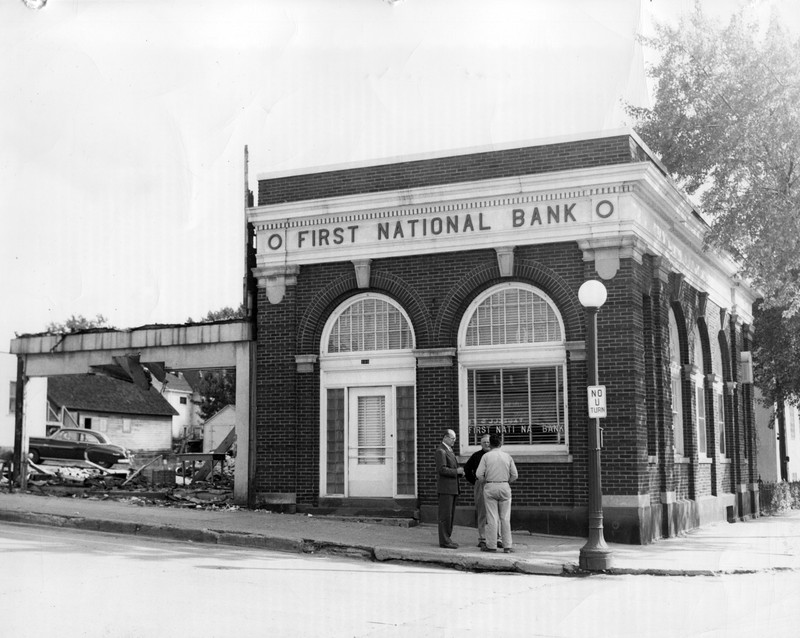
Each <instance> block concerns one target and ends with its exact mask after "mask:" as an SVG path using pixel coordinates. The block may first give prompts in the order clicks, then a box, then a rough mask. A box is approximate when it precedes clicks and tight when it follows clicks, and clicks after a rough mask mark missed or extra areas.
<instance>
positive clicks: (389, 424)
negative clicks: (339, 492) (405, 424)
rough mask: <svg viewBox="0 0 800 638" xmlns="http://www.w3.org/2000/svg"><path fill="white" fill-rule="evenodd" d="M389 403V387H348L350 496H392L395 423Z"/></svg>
mask: <svg viewBox="0 0 800 638" xmlns="http://www.w3.org/2000/svg"><path fill="white" fill-rule="evenodd" d="M391 403H392V389H391V387H375V388H351V389H350V401H349V412H348V421H349V428H348V430H349V432H348V434H349V436H348V454H347V456H348V487H349V490H348V491H349V494H350V496H394V468H395V458H394V457H395V444H394V439H395V436H394V435H395V432H394V429H395V426H394V419H393V418H392V414H393V410H392V406H391Z"/></svg>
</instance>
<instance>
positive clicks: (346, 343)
mask: <svg viewBox="0 0 800 638" xmlns="http://www.w3.org/2000/svg"><path fill="white" fill-rule="evenodd" d="M413 341H414V339H413V336H412V332H411V328H410V325H409V322H408V319H407V317H406V316H405V314H404V313H403V311H402V310H400V308H399V307H397V306H395V305H394V304H393V303H391V302H390V301H389V300H387V299H386V298H383V297H378V296H376V295H373V294H366V295H359V296H358V297H355V298H354V300H353V302H352V303H351V304H350V305H349V306H347V307H345V308H344V309H343V310H342V311H341V312H340V314H339V316H338V317H337V318H336V321H335V322H334V323H333V325H332V326H331V328H330V332H329V333H328V335H327V339H325V341H324V343H325V344H326V346H327V352H328V353H346V352H373V351H376V350H410V349H412V348H413V347H414V343H413Z"/></svg>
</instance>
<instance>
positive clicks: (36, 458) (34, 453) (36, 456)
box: [28, 450, 42, 465]
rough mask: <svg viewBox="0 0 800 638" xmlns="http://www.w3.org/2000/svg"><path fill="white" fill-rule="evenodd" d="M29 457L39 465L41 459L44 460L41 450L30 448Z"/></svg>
mask: <svg viewBox="0 0 800 638" xmlns="http://www.w3.org/2000/svg"><path fill="white" fill-rule="evenodd" d="M28 458H29V459H30V460H31V463H33V464H34V465H39V461H41V460H42V457H40V456H39V450H28Z"/></svg>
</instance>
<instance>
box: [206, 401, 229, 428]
mask: <svg viewBox="0 0 800 638" xmlns="http://www.w3.org/2000/svg"><path fill="white" fill-rule="evenodd" d="M228 412H233V413H234V414H235V413H236V406H235V405H231V404H228V405H226V406H224V407H223V408H220V409H219V410H217V411H216V412H214V414H212V415H211V416H210V417H208V418H207V419H206V422H205V424H206V425H208V424H209V423H211V422H212V421H216V420H217V419H221V418H222V416H223V415H225V414H227V413H228Z"/></svg>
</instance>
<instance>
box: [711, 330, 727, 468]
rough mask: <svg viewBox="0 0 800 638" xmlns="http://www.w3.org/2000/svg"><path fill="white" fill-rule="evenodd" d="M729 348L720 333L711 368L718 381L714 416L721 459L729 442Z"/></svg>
mask: <svg viewBox="0 0 800 638" xmlns="http://www.w3.org/2000/svg"><path fill="white" fill-rule="evenodd" d="M727 347H728V342H727V339H726V338H725V333H724V332H722V331H720V333H719V337H718V339H717V347H716V348H713V349H712V354H711V366H712V369H713V370H714V373H715V376H716V380H715V381H714V416H715V422H716V427H717V440H718V441H719V454H720V456H721V457H723V458H724V457H726V456H727V455H728V451H727V450H728V441H727V438H728V437H727V432H726V427H725V382H726V381H727V380H728V379H729V378H730V373H729V372H728V371H727V369H726V359H725V350H726V349H727Z"/></svg>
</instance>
